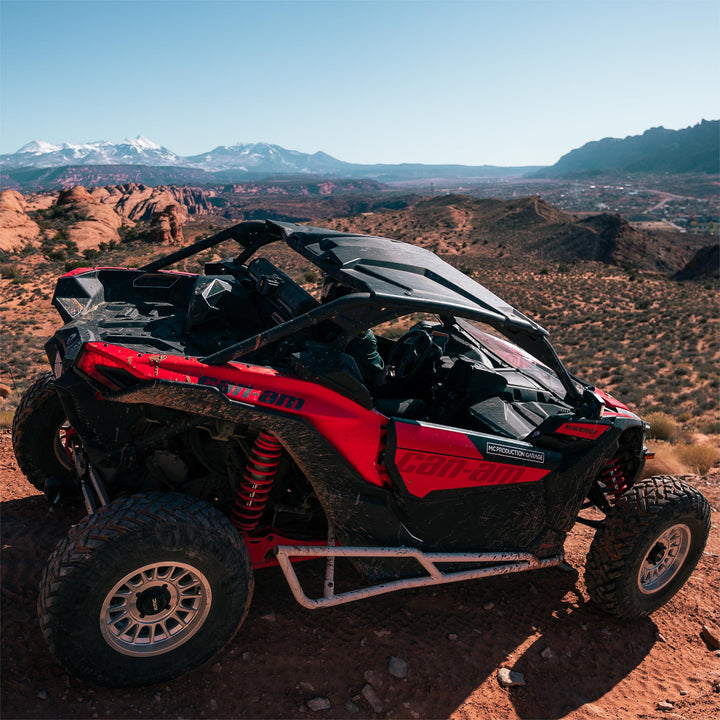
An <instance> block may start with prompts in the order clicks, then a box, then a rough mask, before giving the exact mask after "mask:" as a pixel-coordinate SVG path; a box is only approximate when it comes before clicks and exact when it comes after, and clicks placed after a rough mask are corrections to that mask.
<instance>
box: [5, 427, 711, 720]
mask: <svg viewBox="0 0 720 720" xmlns="http://www.w3.org/2000/svg"><path fill="white" fill-rule="evenodd" d="M658 469H660V470H661V469H662V468H661V467H660V468H658V466H656V469H655V471H658ZM0 471H1V472H2V478H3V482H2V489H1V494H0V503H2V504H1V507H2V519H3V522H2V547H3V551H2V559H3V562H2V583H1V587H2V636H3V643H2V651H1V652H2V655H1V659H2V665H3V682H2V689H1V693H2V694H1V695H0V701H1V702H2V708H3V711H2V712H3V717H5V718H178V717H184V718H242V717H247V718H309V717H316V718H358V720H363V719H365V718H407V719H408V720H419V719H420V718H423V719H424V718H450V719H451V720H484V719H485V718H507V719H508V720H516V719H520V718H526V719H528V720H529V719H535V718H566V719H567V720H597V719H598V718H600V719H603V718H604V719H607V720H615V719H616V718H632V717H642V718H652V719H654V720H660V719H661V718H674V720H709V718H712V717H715V716H716V715H717V707H718V701H719V700H720V657H718V651H717V649H716V646H715V644H714V641H713V638H714V639H715V640H719V641H720V588H719V587H718V572H717V569H718V558H720V532H719V523H720V512H719V511H720V474H719V473H717V472H715V473H714V474H711V475H708V476H705V477H692V478H689V480H690V481H691V482H693V483H694V484H695V485H696V486H697V488H698V489H699V490H701V491H702V492H703V493H704V494H705V495H706V497H707V498H708V500H709V501H710V503H711V505H712V508H713V513H712V523H713V526H712V527H713V529H712V530H711V534H710V540H709V543H708V546H707V548H706V551H705V554H704V555H703V557H702V559H701V560H700V564H699V566H698V568H697V569H696V570H695V572H694V573H693V575H692V576H691V577H690V579H689V581H688V583H687V584H686V585H685V587H684V588H683V589H682V590H681V591H680V592H679V593H678V594H677V595H676V596H675V597H674V598H673V599H672V600H671V601H670V602H669V603H668V604H667V605H666V606H665V607H663V608H661V609H660V610H658V611H657V612H656V613H654V614H653V615H652V616H651V617H649V618H645V619H643V620H640V621H637V622H634V623H623V622H620V621H617V620H615V619H613V618H611V617H610V616H608V615H605V614H603V613H602V612H600V611H599V610H597V609H596V608H594V607H593V605H591V604H590V603H589V602H588V598H587V592H586V590H585V585H584V582H583V565H584V561H585V554H586V553H587V551H588V548H589V545H590V542H591V539H592V535H593V531H592V529H591V528H589V527H585V526H580V525H578V526H576V528H575V529H574V530H573V531H572V532H571V533H570V535H569V537H568V540H567V542H566V544H565V552H566V557H567V560H568V564H569V565H568V567H566V568H565V571H563V570H561V569H552V570H540V571H535V572H532V573H521V574H518V575H509V576H506V577H496V578H488V579H486V580H479V581H474V582H465V583H456V584H452V585H446V586H441V587H437V588H426V589H417V590H407V591H403V592H399V593H391V594H389V595H383V596H380V597H376V598H372V599H370V600H365V601H362V602H358V603H350V604H348V605H341V606H339V607H336V608H330V609H325V610H316V611H311V610H305V609H303V608H302V607H300V606H299V605H298V604H297V603H296V602H295V600H294V599H293V597H292V595H291V593H290V590H289V589H288V587H287V585H286V583H285V581H284V579H283V577H282V574H281V573H280V571H279V570H278V569H277V568H269V569H266V570H261V571H259V572H257V573H256V580H255V593H254V598H253V603H252V606H251V608H250V613H249V615H248V617H247V619H246V621H245V624H244V625H243V627H242V628H241V629H240V632H239V633H238V634H237V636H236V637H235V638H234V639H233V640H232V641H231V643H230V644H229V645H228V647H227V648H226V649H225V650H224V651H223V652H222V653H221V654H220V655H219V656H218V657H216V658H215V659H213V660H212V661H211V662H210V663H208V665H207V666H205V667H201V668H199V669H198V670H195V671H194V672H192V673H189V674H188V675H186V676H185V677H181V678H178V679H176V680H174V681H171V682H169V683H162V684H159V685H151V686H148V687H141V688H134V689H128V690H109V689H106V688H102V687H97V686H93V685H89V684H87V683H83V682H80V681H78V680H75V679H74V678H71V677H69V676H68V675H66V674H65V673H64V672H63V671H62V669H61V668H60V667H59V666H58V665H57V664H56V663H55V661H54V660H53V659H52V658H51V657H50V656H49V654H48V650H47V646H46V644H45V641H44V638H43V637H42V634H41V632H40V629H39V625H38V622H37V617H36V614H35V604H36V598H37V586H38V582H39V576H40V573H41V570H42V568H43V566H44V564H45V561H46V559H47V556H48V555H49V553H50V552H51V550H52V548H53V546H54V544H55V543H56V542H57V541H59V539H60V538H62V537H63V535H64V534H65V533H66V532H67V529H68V526H69V525H70V524H71V523H72V522H76V521H77V520H78V515H79V513H78V511H77V510H76V509H73V508H72V507H68V506H65V505H55V506H50V505H48V504H47V503H46V501H45V500H44V498H43V497H42V496H40V495H38V494H37V491H35V490H34V488H32V486H31V485H30V484H29V483H28V482H27V481H26V480H25V478H24V477H23V476H22V474H21V473H20V471H19V470H18V469H17V466H16V464H15V461H14V458H13V456H12V450H11V448H10V438H9V432H8V431H7V430H0ZM302 565H303V568H302V570H301V572H302V575H303V577H304V578H305V581H308V582H311V583H315V586H317V587H320V586H321V583H322V578H323V572H324V569H323V567H322V566H321V565H320V564H316V563H314V562H310V563H302ZM337 577H338V581H339V582H340V581H343V582H352V580H353V579H354V575H353V570H352V568H351V567H349V566H348V565H345V564H342V563H338V575H337ZM510 673H512V675H510ZM506 676H507V677H509V679H512V680H513V681H514V683H515V684H514V685H512V686H510V687H506V686H505V685H504V682H505V678H506Z"/></svg>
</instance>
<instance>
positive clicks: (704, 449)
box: [675, 444, 720, 475]
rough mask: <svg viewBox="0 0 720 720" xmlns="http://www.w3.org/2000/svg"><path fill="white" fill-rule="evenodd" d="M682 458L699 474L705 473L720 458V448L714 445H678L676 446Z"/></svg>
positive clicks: (676, 450)
mask: <svg viewBox="0 0 720 720" xmlns="http://www.w3.org/2000/svg"><path fill="white" fill-rule="evenodd" d="M675 452H676V453H677V455H678V457H679V458H680V460H682V462H683V463H685V464H686V465H687V466H688V467H690V468H692V470H693V471H694V472H695V473H697V474H698V475H704V474H705V473H707V472H708V470H710V468H712V467H713V466H715V465H716V464H717V462H718V460H719V459H720V450H718V448H717V447H716V446H714V445H709V444H701V445H695V444H691V445H684V444H683V445H678V446H677V447H676V448H675Z"/></svg>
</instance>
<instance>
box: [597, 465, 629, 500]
mask: <svg viewBox="0 0 720 720" xmlns="http://www.w3.org/2000/svg"><path fill="white" fill-rule="evenodd" d="M599 480H600V482H602V483H604V485H605V492H606V493H607V494H608V495H610V497H609V498H608V499H609V500H610V503H611V504H612V505H614V504H615V503H616V502H617V501H618V500H619V499H620V496H621V495H622V494H623V493H624V492H625V491H626V490H627V489H628V484H627V480H625V474H624V473H623V471H622V468H621V467H620V461H619V460H618V459H617V458H616V457H615V458H613V459H612V460H610V461H609V462H608V463H607V464H606V465H605V467H604V468H603V470H602V472H601V473H600V478H599Z"/></svg>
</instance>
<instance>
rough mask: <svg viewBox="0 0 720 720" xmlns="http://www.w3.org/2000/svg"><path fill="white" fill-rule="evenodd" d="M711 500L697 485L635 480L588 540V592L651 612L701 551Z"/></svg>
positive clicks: (616, 611)
mask: <svg viewBox="0 0 720 720" xmlns="http://www.w3.org/2000/svg"><path fill="white" fill-rule="evenodd" d="M709 530H710V506H709V505H708V502H707V500H706V499H705V498H704V497H703V496H702V494H701V493H699V492H698V491H697V490H695V488H693V487H692V486H691V485H688V484H687V483H685V482H683V481H682V480H679V479H677V478H673V477H668V476H659V477H654V478H648V479H647V480H643V481H642V482H640V483H638V484H636V485H634V486H633V487H632V488H631V489H630V490H629V491H628V492H627V493H626V494H625V495H623V497H621V498H620V500H619V501H618V503H617V505H615V507H613V508H612V510H611V512H610V513H609V514H608V516H607V518H606V519H605V521H604V522H603V524H602V526H601V527H600V528H599V529H598V531H597V533H596V535H595V539H594V540H593V543H592V545H591V546H590V551H589V552H588V556H587V564H586V566H585V584H586V586H587V589H588V593H589V594H590V598H591V599H592V600H593V602H595V604H596V605H598V606H599V607H601V608H602V609H603V610H605V611H606V612H608V613H610V614H612V615H616V616H618V617H622V618H639V617H644V616H646V615H649V614H650V613H651V612H653V611H654V610H657V609H658V608H659V607H660V606H662V605H664V604H665V603H666V602H667V601H668V600H669V599H670V598H671V597H672V596H673V595H674V594H675V593H676V592H677V591H678V590H679V589H680V588H681V587H682V586H683V585H684V583H685V581H686V580H687V579H688V577H689V576H690V573H691V572H692V571H693V570H694V569H695V566H696V565H697V563H698V560H699V559H700V556H701V555H702V552H703V549H704V548H705V542H706V541H707V536H708V532H709Z"/></svg>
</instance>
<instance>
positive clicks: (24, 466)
mask: <svg viewBox="0 0 720 720" xmlns="http://www.w3.org/2000/svg"><path fill="white" fill-rule="evenodd" d="M70 432H72V428H71V427H70V423H69V422H68V420H67V417H66V416H65V410H64V409H63V406H62V405H61V403H60V398H58V396H57V393H56V392H55V377H54V376H53V374H52V373H51V372H47V373H43V374H42V375H40V376H39V377H38V378H37V379H36V380H35V382H33V384H32V385H30V387H29V388H28V389H27V390H26V391H25V394H24V395H23V396H22V399H21V400H20V404H19V405H18V408H17V410H16V411H15V416H14V417H13V423H12V442H13V451H14V452H15V459H16V460H17V463H18V465H19V467H20V470H22V472H23V473H24V475H25V477H27V479H28V480H29V481H30V483H31V484H32V485H33V486H34V487H35V488H37V489H38V490H40V492H44V491H45V482H46V480H47V479H48V478H54V479H55V480H58V481H60V480H64V479H68V478H70V477H72V475H73V469H72V465H71V463H70V458H69V457H68V455H67V453H66V451H65V438H66V436H67V434H68V433H70Z"/></svg>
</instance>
